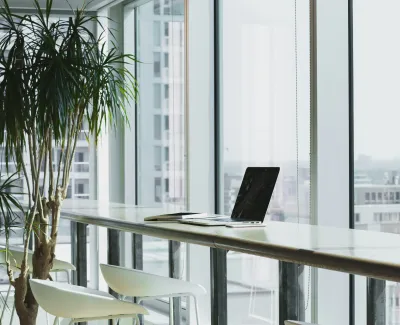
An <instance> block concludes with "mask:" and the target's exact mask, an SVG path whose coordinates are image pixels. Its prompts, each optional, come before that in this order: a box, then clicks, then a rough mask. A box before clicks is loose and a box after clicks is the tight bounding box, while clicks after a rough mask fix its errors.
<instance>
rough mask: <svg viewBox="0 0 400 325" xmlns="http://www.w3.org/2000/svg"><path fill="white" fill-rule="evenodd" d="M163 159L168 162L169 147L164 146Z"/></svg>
mask: <svg viewBox="0 0 400 325" xmlns="http://www.w3.org/2000/svg"><path fill="white" fill-rule="evenodd" d="M164 152H165V153H164V160H165V161H166V162H169V147H165V148H164Z"/></svg>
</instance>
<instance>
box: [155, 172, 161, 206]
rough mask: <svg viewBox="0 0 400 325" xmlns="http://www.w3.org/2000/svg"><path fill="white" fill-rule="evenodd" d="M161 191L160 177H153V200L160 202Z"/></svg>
mask: <svg viewBox="0 0 400 325" xmlns="http://www.w3.org/2000/svg"><path fill="white" fill-rule="evenodd" d="M161 193H162V189H161V178H160V177H156V178H155V179H154V201H155V202H161V201H162V198H161V195H162V194H161Z"/></svg>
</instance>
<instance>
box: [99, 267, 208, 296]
mask: <svg viewBox="0 0 400 325" xmlns="http://www.w3.org/2000/svg"><path fill="white" fill-rule="evenodd" d="M100 269H101V273H102V274H103V276H104V279H105V280H106V282H107V284H108V286H109V287H110V288H111V289H112V290H114V291H115V292H118V293H119V294H121V295H124V296H129V297H140V298H146V297H174V296H199V295H204V294H206V290H205V289H204V288H203V287H202V286H200V285H198V284H194V283H191V282H187V281H183V280H178V279H172V278H167V277H163V276H159V275H154V274H149V273H146V272H143V271H138V270H133V269H129V268H125V267H120V266H113V265H105V264H101V265H100Z"/></svg>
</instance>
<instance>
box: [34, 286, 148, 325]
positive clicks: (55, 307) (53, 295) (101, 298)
mask: <svg viewBox="0 0 400 325" xmlns="http://www.w3.org/2000/svg"><path fill="white" fill-rule="evenodd" d="M30 285H31V289H32V293H33V295H34V297H35V299H36V301H37V302H38V304H39V306H40V307H42V308H43V309H44V310H45V311H46V312H47V313H49V314H51V315H54V316H55V317H56V318H55V320H54V324H56V323H57V322H58V320H59V318H68V319H71V321H70V323H69V324H70V325H72V324H74V323H78V322H88V321H96V320H102V319H111V320H113V324H114V323H115V320H116V319H119V318H135V319H136V322H137V321H138V315H139V314H142V315H147V314H148V311H147V309H146V308H144V307H143V306H141V305H138V304H133V303H129V302H125V301H121V300H118V299H115V298H114V297H113V296H112V295H110V294H108V293H106V292H101V291H97V290H93V289H88V288H84V287H79V286H75V285H71V284H66V283H59V282H53V281H46V280H37V279H32V280H30Z"/></svg>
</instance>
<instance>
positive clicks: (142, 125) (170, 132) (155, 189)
mask: <svg viewBox="0 0 400 325" xmlns="http://www.w3.org/2000/svg"><path fill="white" fill-rule="evenodd" d="M173 2H179V1H177V0H174V1H170V2H169V3H168V2H166V1H165V0H161V1H155V0H153V1H150V2H148V3H145V4H143V5H141V6H139V7H137V8H136V9H131V10H135V12H136V21H137V24H136V26H135V30H136V35H137V44H136V55H137V58H138V60H140V61H141V62H142V63H139V64H138V65H137V72H138V73H137V76H138V82H139V89H140V96H139V101H138V105H137V123H136V125H137V161H138V162H137V163H138V173H137V193H138V201H137V204H138V205H144V206H161V205H163V204H176V205H179V206H182V207H184V206H185V204H186V195H185V188H184V183H185V170H184V165H185V164H184V158H185V155H184V135H185V134H184V131H185V130H184V128H183V125H184V79H183V78H184V74H183V72H182V71H183V69H184V61H183V60H184V58H183V56H181V55H180V53H183V52H184V44H183V43H181V44H180V46H170V45H171V44H173V39H174V38H176V37H179V35H180V34H181V33H183V32H184V17H183V12H182V14H181V15H171V3H173ZM126 8H128V7H126ZM126 10H128V9H126ZM152 29H153V30H152ZM155 29H156V30H155ZM152 38H153V39H152ZM174 256H175V257H176V258H177V260H178V261H180V262H179V263H180V265H181V272H180V278H182V279H185V278H186V276H185V275H186V270H185V265H184V264H185V259H186V245H185V244H182V245H181V249H180V251H179V254H175V255H174ZM168 261H169V252H168V241H167V240H162V239H158V238H153V237H148V236H144V237H143V269H144V271H146V272H149V273H153V274H158V275H161V276H167V277H168V276H169V263H168ZM185 305H186V301H185V299H182V307H185ZM151 309H153V310H154V311H156V312H157V313H158V316H157V313H156V315H152V316H150V317H146V321H150V322H151V323H154V324H167V323H168V316H169V310H168V299H166V300H162V301H157V302H154V304H153V302H152V305H151Z"/></svg>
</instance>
